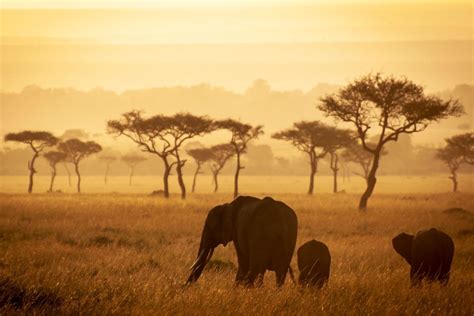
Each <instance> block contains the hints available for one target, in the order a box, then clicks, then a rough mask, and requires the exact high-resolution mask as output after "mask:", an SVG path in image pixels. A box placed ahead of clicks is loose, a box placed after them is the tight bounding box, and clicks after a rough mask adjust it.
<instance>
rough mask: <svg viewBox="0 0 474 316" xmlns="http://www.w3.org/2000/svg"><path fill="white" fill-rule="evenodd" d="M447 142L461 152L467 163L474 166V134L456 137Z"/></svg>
mask: <svg viewBox="0 0 474 316" xmlns="http://www.w3.org/2000/svg"><path fill="white" fill-rule="evenodd" d="M446 142H447V143H448V146H450V147H453V148H454V149H456V151H457V152H459V154H460V155H461V156H462V158H463V161H464V162H465V163H467V164H469V165H474V133H465V134H460V135H455V136H453V137H451V138H448V139H446Z"/></svg>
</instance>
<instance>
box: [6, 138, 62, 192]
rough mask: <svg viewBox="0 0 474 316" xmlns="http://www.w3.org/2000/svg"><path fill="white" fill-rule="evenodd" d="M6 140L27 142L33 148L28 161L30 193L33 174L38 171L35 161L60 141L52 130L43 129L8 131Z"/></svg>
mask: <svg viewBox="0 0 474 316" xmlns="http://www.w3.org/2000/svg"><path fill="white" fill-rule="evenodd" d="M5 141H7V142H18V143H23V144H27V145H29V146H30V148H31V149H32V150H33V157H32V158H31V160H29V161H28V170H29V171H30V178H29V184H28V193H32V192H33V176H34V174H35V173H36V170H35V161H36V159H37V158H38V157H39V156H40V154H41V152H42V151H43V150H44V149H45V148H46V147H52V146H54V145H56V144H57V142H58V141H59V139H58V138H56V137H55V136H53V135H52V134H51V133H50V132H43V131H23V132H19V133H8V134H7V135H5Z"/></svg>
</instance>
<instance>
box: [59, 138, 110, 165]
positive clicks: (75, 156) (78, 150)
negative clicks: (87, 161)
mask: <svg viewBox="0 0 474 316" xmlns="http://www.w3.org/2000/svg"><path fill="white" fill-rule="evenodd" d="M58 149H59V150H60V151H61V152H63V153H65V154H66V155H67V159H68V160H69V161H71V162H72V163H74V164H78V163H79V162H80V161H81V160H82V159H84V158H85V157H88V156H90V155H92V154H95V153H98V152H100V151H101V150H102V147H101V146H100V145H99V144H97V143H96V142H94V141H87V142H84V141H82V140H79V139H77V138H71V139H68V140H66V141H64V142H60V143H59V144H58Z"/></svg>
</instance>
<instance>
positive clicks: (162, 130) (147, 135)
mask: <svg viewBox="0 0 474 316" xmlns="http://www.w3.org/2000/svg"><path fill="white" fill-rule="evenodd" d="M171 125H172V120H171V118H169V117H166V116H163V115H155V116H152V117H150V118H143V117H142V115H141V112H139V111H131V112H127V113H124V114H122V118H121V120H110V121H108V122H107V130H108V132H109V133H111V134H115V135H118V136H120V135H124V136H126V137H128V138H129V139H131V140H132V141H133V142H134V143H136V144H137V145H138V147H139V148H140V149H141V150H142V151H143V152H148V153H151V154H154V155H156V156H158V157H159V158H160V159H161V160H162V161H163V164H164V168H165V170H164V172H163V192H164V196H165V197H166V198H168V197H169V185H168V178H169V175H170V173H171V168H172V165H171V163H170V162H169V155H170V154H171V153H172V151H174V147H173V145H172V144H171V143H170V141H169V140H168V139H166V134H167V132H168V129H169V128H170V127H171Z"/></svg>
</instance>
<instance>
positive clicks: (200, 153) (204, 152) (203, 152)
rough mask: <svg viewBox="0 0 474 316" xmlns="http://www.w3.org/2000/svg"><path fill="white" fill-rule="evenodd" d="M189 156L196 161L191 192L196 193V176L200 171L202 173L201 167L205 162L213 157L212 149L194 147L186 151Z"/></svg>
mask: <svg viewBox="0 0 474 316" xmlns="http://www.w3.org/2000/svg"><path fill="white" fill-rule="evenodd" d="M186 152H187V153H188V155H189V156H191V157H192V158H193V159H194V162H195V163H196V170H195V171H194V176H193V186H192V188H191V192H193V193H194V191H195V190H196V178H197V176H198V174H199V173H201V172H200V171H201V167H202V165H203V164H204V163H206V162H207V161H209V160H210V159H211V158H212V151H211V150H210V149H209V148H194V149H190V150H187V151H186Z"/></svg>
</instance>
